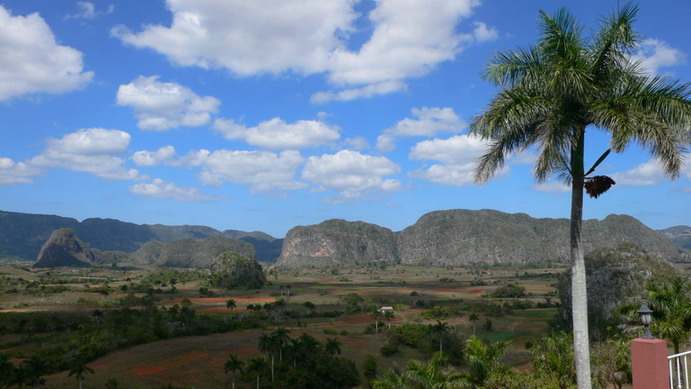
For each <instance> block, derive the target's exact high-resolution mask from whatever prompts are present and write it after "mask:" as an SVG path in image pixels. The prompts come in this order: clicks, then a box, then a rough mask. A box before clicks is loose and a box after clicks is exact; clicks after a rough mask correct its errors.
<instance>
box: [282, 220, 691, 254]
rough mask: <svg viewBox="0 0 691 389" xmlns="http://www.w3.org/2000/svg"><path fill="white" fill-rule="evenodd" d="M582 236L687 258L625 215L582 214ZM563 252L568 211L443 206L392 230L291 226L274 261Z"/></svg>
mask: <svg viewBox="0 0 691 389" xmlns="http://www.w3.org/2000/svg"><path fill="white" fill-rule="evenodd" d="M583 241H584V246H585V250H586V252H588V251H591V250H593V249H595V248H600V247H612V246H617V245H619V244H621V243H635V244H637V245H639V246H641V247H644V248H645V249H646V250H647V251H648V252H649V253H650V254H651V255H653V256H655V257H657V258H661V259H665V260H688V259H689V255H688V253H686V252H685V251H684V250H681V249H679V248H677V247H675V246H674V245H673V244H672V243H671V242H670V241H669V239H667V238H665V237H664V236H662V235H660V234H659V233H657V232H655V231H653V230H651V229H650V228H648V227H646V226H645V225H643V223H641V222H640V221H638V220H637V219H635V218H633V217H631V216H626V215H610V216H608V217H606V218H605V219H604V220H601V221H599V220H586V221H584V222H583ZM568 256H569V220H567V219H536V218H532V217H530V216H528V215H526V214H520V213H519V214H508V213H503V212H499V211H493V210H481V211H469V210H448V211H436V212H430V213H428V214H425V215H423V216H422V217H420V219H419V220H418V221H417V222H416V223H415V224H414V225H412V226H410V227H408V228H406V229H404V230H403V231H402V232H401V233H400V234H398V236H397V237H396V236H395V235H394V234H393V232H391V231H390V230H387V229H384V228H382V227H378V226H375V225H372V224H367V223H363V222H346V221H343V220H336V221H327V222H324V223H321V224H318V225H313V226H306V227H303V226H300V227H295V228H293V229H292V230H290V232H288V234H287V235H286V238H285V240H284V242H283V251H282V252H281V256H280V258H279V260H278V262H277V265H281V266H291V267H294V266H302V267H307V266H312V267H322V266H339V265H343V264H345V265H347V264H353V263H358V262H367V261H371V260H373V259H375V258H376V260H377V261H382V262H392V261H400V262H402V263H406V264H415V265H467V264H472V263H476V264H503V265H520V264H527V263H535V262H541V261H547V260H552V261H554V260H567V259H568Z"/></svg>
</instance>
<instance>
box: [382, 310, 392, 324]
mask: <svg viewBox="0 0 691 389" xmlns="http://www.w3.org/2000/svg"><path fill="white" fill-rule="evenodd" d="M393 319H394V313H393V311H386V312H384V320H386V326H387V327H389V328H391V322H392V321H393Z"/></svg>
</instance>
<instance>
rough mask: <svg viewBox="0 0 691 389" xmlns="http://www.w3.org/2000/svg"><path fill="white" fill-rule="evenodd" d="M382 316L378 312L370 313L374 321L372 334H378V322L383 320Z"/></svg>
mask: <svg viewBox="0 0 691 389" xmlns="http://www.w3.org/2000/svg"><path fill="white" fill-rule="evenodd" d="M383 317H384V315H383V314H382V313H381V311H380V310H378V309H377V310H376V311H374V312H372V319H374V333H375V334H378V333H379V320H381V319H383Z"/></svg>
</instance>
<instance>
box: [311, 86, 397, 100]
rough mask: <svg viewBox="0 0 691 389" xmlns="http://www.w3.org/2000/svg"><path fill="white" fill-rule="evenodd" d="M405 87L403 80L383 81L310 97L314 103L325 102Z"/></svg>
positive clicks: (381, 93) (350, 98) (394, 90)
mask: <svg viewBox="0 0 691 389" xmlns="http://www.w3.org/2000/svg"><path fill="white" fill-rule="evenodd" d="M405 88H406V84H405V83H404V82H402V81H398V80H394V81H383V82H378V83H375V84H369V85H365V86H363V87H360V88H348V89H344V90H342V91H338V92H317V93H315V94H313V95H312V96H311V97H310V102H312V103H314V104H323V103H328V102H330V101H350V100H355V99H362V98H369V97H374V96H379V95H386V94H389V93H392V92H396V91H399V90H402V89H405Z"/></svg>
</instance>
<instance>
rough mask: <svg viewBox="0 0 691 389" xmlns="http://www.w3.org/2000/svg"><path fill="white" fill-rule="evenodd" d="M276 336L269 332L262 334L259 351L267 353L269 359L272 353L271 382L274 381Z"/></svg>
mask: <svg viewBox="0 0 691 389" xmlns="http://www.w3.org/2000/svg"><path fill="white" fill-rule="evenodd" d="M276 349H277V347H276V338H274V337H272V336H270V335H269V334H261V335H260V336H259V351H261V352H263V353H265V354H266V356H267V359H268V357H269V355H271V382H274V371H275V370H274V366H275V365H274V361H275V355H274V353H275V352H276Z"/></svg>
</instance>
